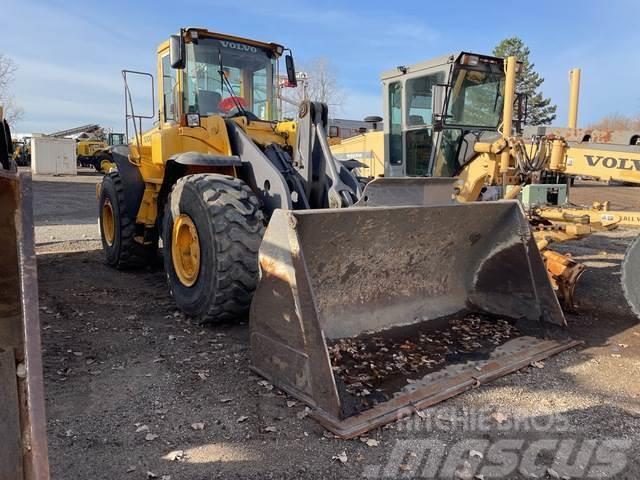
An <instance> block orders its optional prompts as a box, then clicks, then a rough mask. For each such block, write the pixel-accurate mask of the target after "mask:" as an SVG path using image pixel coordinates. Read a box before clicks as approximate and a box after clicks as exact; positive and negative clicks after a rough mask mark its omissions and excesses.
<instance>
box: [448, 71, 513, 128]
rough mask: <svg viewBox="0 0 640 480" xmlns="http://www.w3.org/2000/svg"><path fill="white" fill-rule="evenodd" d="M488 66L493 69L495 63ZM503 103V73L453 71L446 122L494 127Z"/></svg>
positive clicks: (500, 113) (498, 119) (498, 121)
mask: <svg viewBox="0 0 640 480" xmlns="http://www.w3.org/2000/svg"><path fill="white" fill-rule="evenodd" d="M492 68H494V69H496V67H495V66H493V67H492ZM503 103H504V73H503V72H502V71H500V70H499V69H496V71H491V70H485V71H479V70H471V69H466V68H461V69H459V70H458V71H457V72H456V73H455V77H454V80H453V83H452V87H451V97H450V99H449V108H448V112H447V113H448V115H449V117H448V118H447V119H446V122H447V124H449V125H460V126H468V127H478V128H496V127H497V126H498V123H500V118H501V116H502V105H503Z"/></svg>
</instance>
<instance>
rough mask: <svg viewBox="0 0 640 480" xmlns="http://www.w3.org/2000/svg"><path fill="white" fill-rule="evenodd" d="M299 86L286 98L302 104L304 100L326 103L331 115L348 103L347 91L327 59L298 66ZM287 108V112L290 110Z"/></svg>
mask: <svg viewBox="0 0 640 480" xmlns="http://www.w3.org/2000/svg"><path fill="white" fill-rule="evenodd" d="M296 70H297V71H298V78H299V80H298V86H297V88H295V89H293V91H292V92H291V93H289V92H284V93H285V96H286V97H288V98H290V99H291V100H293V101H295V102H296V103H300V102H302V101H303V100H312V101H314V102H323V103H326V104H327V106H328V107H329V114H330V115H331V114H333V113H335V112H336V111H340V110H341V109H342V107H343V105H344V102H345V101H346V94H345V91H344V90H343V89H342V87H341V86H340V82H339V81H338V77H337V75H336V71H335V69H334V67H333V65H332V64H331V62H330V61H329V60H328V59H327V58H325V57H319V58H314V59H312V60H309V61H307V62H304V63H301V64H299V65H296ZM290 109H291V107H287V108H286V110H290Z"/></svg>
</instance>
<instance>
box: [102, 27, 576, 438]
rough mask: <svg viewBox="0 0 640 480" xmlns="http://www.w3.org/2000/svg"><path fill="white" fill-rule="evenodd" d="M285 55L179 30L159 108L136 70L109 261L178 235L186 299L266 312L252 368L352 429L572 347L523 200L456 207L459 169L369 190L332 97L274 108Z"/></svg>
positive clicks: (173, 275)
mask: <svg viewBox="0 0 640 480" xmlns="http://www.w3.org/2000/svg"><path fill="white" fill-rule="evenodd" d="M285 51H286V49H285V48H284V47H283V46H281V45H278V44H275V43H264V42H258V41H255V40H251V39H246V38H240V37H235V36H230V35H223V34H219V33H215V32H210V31H207V30H205V29H200V28H185V29H182V30H181V31H180V33H179V34H178V35H174V36H171V37H170V39H169V40H168V41H166V42H164V43H162V44H161V45H160V46H159V47H158V51H157V54H158V57H157V67H158V79H159V81H158V90H159V92H158V93H159V94H158V98H159V105H158V107H157V109H156V108H155V106H154V111H156V112H159V113H158V115H159V116H158V117H155V116H154V115H145V114H144V113H142V112H140V111H139V110H136V109H135V108H134V107H135V102H133V100H132V99H133V95H132V92H131V89H130V88H129V81H130V79H131V78H132V77H133V76H135V75H138V76H139V75H143V76H146V77H147V78H149V79H151V80H152V76H151V75H149V74H145V73H141V72H131V71H123V78H124V82H125V94H126V97H127V101H126V109H125V115H126V117H127V137H129V138H130V141H129V145H128V146H126V147H114V148H112V149H110V158H109V163H110V167H109V171H108V173H107V174H106V175H105V177H104V179H103V181H102V184H101V186H100V189H99V192H98V196H99V216H100V231H101V235H102V243H103V247H104V252H105V255H106V259H107V262H108V263H109V264H110V265H113V266H115V267H117V268H128V267H135V266H141V265H145V264H148V263H150V262H153V261H154V258H155V257H156V255H157V249H158V245H159V241H160V239H161V240H162V245H163V257H164V268H165V271H166V276H167V280H168V283H169V288H170V290H171V293H172V295H173V298H174V299H175V302H176V304H177V306H178V308H179V309H180V310H182V311H183V312H185V313H186V314H188V315H189V316H192V317H194V318H196V319H197V320H200V321H203V322H216V321H220V320H224V319H236V318H242V317H243V316H246V314H247V313H249V319H250V328H251V334H250V338H251V340H250V341H251V352H252V354H251V361H252V366H253V368H254V369H255V370H256V371H257V372H259V373H260V374H261V375H263V376H265V377H266V378H268V379H269V380H270V381H272V382H273V383H274V384H275V385H276V386H277V387H279V388H281V389H283V390H286V391H288V392H289V393H291V394H292V395H295V396H297V397H298V398H300V399H302V400H303V401H305V402H307V403H308V404H309V405H310V406H311V407H313V412H314V413H313V415H314V416H315V417H316V418H318V419H319V420H320V421H321V422H322V423H323V424H324V425H326V426H327V427H328V428H330V429H331V430H333V431H334V432H335V433H337V434H339V435H342V436H345V437H350V436H354V435H357V434H358V433H360V432H363V431H366V430H368V429H370V428H373V427H375V426H377V425H381V424H382V423H385V422H388V421H391V420H393V419H395V418H398V417H400V416H403V415H407V414H410V413H411V412H412V411H413V409H415V408H423V407H424V406H426V405H431V404H433V403H436V402H438V401H441V400H443V399H445V398H448V397H450V396H452V395H455V394H457V393H459V392H462V391H464V390H466V389H468V388H473V387H474V386H477V385H478V384H480V383H482V382H485V381H489V380H491V379H493V378H496V377H498V376H501V375H504V374H506V373H508V372H511V371H513V370H515V369H518V368H522V367H524V366H526V365H528V364H529V363H530V362H531V361H534V360H538V359H541V358H544V357H546V356H549V355H552V354H554V353H557V352H559V351H562V350H564V349H566V348H569V347H571V346H572V345H575V342H572V341H571V340H570V339H568V338H567V337H566V334H565V333H564V327H565V326H566V322H565V319H564V316H563V313H562V311H561V309H560V306H559V304H558V301H557V299H556V297H555V295H554V293H553V289H552V286H551V284H550V282H549V279H548V277H547V275H546V273H545V270H544V264H543V262H542V259H541V257H540V254H539V252H538V249H537V248H536V245H535V242H534V239H533V236H532V234H531V231H530V229H529V226H528V223H527V220H526V218H525V216H524V215H523V212H522V210H521V209H520V207H519V206H518V204H517V202H515V201H510V202H486V203H483V204H473V203H469V204H460V203H458V202H454V201H453V200H452V198H451V191H452V188H453V182H452V180H450V179H433V180H430V179H391V180H394V181H395V182H396V183H397V185H395V187H396V188H376V186H375V185H372V188H369V187H368V189H367V191H365V192H362V191H361V187H360V185H359V183H358V180H357V178H356V176H355V175H354V174H353V173H352V172H351V171H349V169H348V168H347V166H346V165H345V164H344V163H343V162H341V161H339V160H337V159H336V158H335V157H334V156H333V155H332V154H331V151H330V147H329V144H328V141H327V118H328V116H327V113H328V112H327V107H326V105H324V104H321V103H314V102H303V103H302V104H301V105H300V108H299V113H298V117H297V119H296V121H278V120H277V119H276V111H275V108H276V98H277V97H276V79H277V78H278V77H277V75H278V68H279V62H278V59H279V58H280V57H281V56H283V55H284V53H285ZM285 64H286V70H287V75H288V78H289V82H290V83H291V84H295V71H294V65H293V58H292V56H291V54H290V51H289V54H287V55H286V56H285ZM152 96H153V95H152ZM143 118H150V119H155V120H157V123H156V126H155V127H154V128H152V129H151V130H148V131H144V132H143V131H142V120H143ZM129 124H131V125H132V126H133V132H132V135H129V131H128V130H129ZM383 187H384V186H383ZM392 187H393V186H392ZM250 306H251V307H250ZM496 329H497V330H498V332H496ZM354 352H356V353H355V354H354ZM357 352H362V353H363V355H365V357H366V359H365V358H362V357H359V354H357ZM378 355H381V356H378ZM385 355H387V356H388V357H389V358H386V357H385ZM358 358H359V359H358ZM402 358H404V360H402ZM357 359H358V365H360V363H362V362H364V364H365V365H376V364H377V363H385V362H391V363H392V364H393V366H391V367H390V368H391V369H390V370H387V369H385V366H384V365H382V366H380V369H379V370H376V372H375V373H374V372H364V371H359V368H360V367H359V366H358V365H355V364H354V362H356V360H357ZM364 360H366V361H364Z"/></svg>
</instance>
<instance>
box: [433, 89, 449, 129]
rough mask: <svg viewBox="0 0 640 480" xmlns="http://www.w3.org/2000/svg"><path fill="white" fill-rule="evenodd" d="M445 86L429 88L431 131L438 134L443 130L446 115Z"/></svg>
mask: <svg viewBox="0 0 640 480" xmlns="http://www.w3.org/2000/svg"><path fill="white" fill-rule="evenodd" d="M446 98H447V85H441V84H438V85H434V86H432V87H431V123H432V124H433V129H434V131H436V132H439V131H441V130H442V129H443V124H444V117H445V113H446V108H447V106H446Z"/></svg>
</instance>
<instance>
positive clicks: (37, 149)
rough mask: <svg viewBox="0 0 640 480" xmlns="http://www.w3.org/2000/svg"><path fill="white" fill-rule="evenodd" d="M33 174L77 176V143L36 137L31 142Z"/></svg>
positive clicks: (71, 140) (65, 139)
mask: <svg viewBox="0 0 640 480" xmlns="http://www.w3.org/2000/svg"><path fill="white" fill-rule="evenodd" d="M31 172H32V173H33V174H40V175H77V173H78V169H77V163H76V141H75V140H73V139H71V138H55V137H47V136H44V135H43V136H36V135H34V136H33V139H32V140H31Z"/></svg>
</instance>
